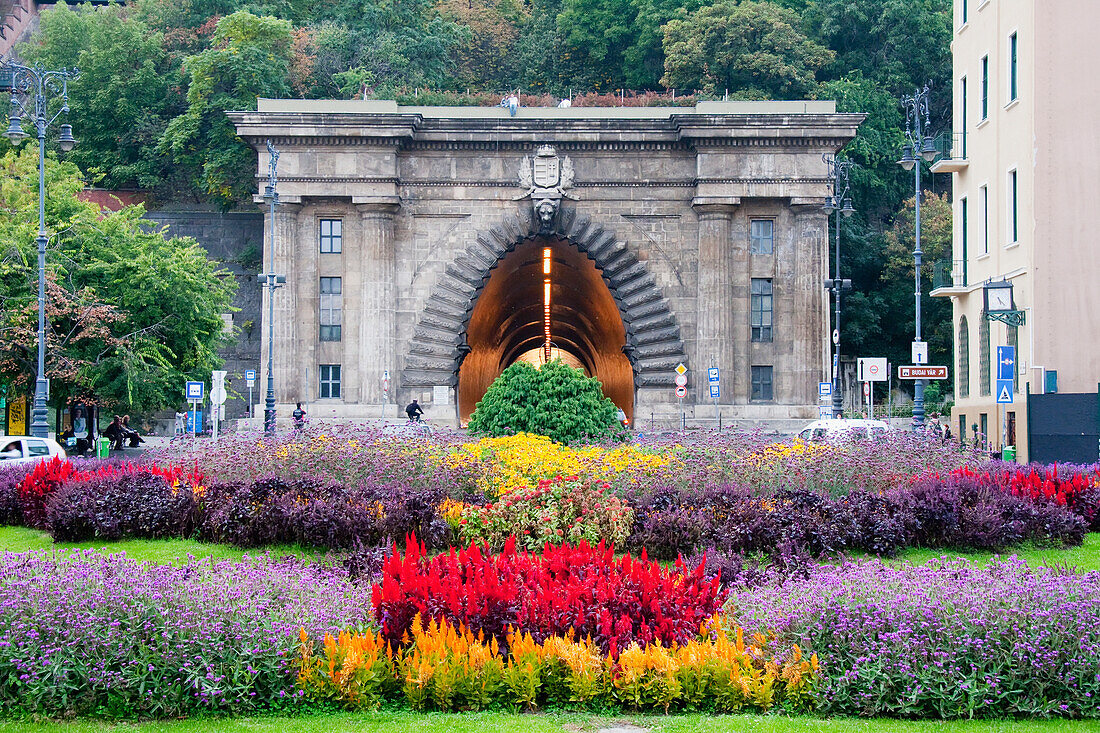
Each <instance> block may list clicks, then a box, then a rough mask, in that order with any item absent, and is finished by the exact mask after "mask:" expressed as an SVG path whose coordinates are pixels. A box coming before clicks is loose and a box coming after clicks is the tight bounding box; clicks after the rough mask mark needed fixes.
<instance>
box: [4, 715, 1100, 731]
mask: <svg viewBox="0 0 1100 733" xmlns="http://www.w3.org/2000/svg"><path fill="white" fill-rule="evenodd" d="M623 724H632V725H636V726H639V727H642V728H645V729H647V730H650V731H653V733H725V732H726V731H753V733H810V732H813V731H823V732H826V733H917V732H918V731H934V732H936V733H940V732H941V731H942V733H979V732H981V733H987V732H988V733H1031V732H1032V731H1034V732H1035V733H1054V732H1055V731H1068V732H1069V733H1086V732H1089V733H1091V732H1092V731H1100V721H1084V722H1079V721H958V722H949V723H945V722H936V721H898V720H881V719H876V720H858V719H851V718H833V719H819V718H805V717H795V718H789V717H784V716H779V715H776V716H771V715H768V716H761V715H720V716H710V715H670V716H664V715H653V716H644V715H640V716H619V717H614V718H600V717H593V716H591V715H575V714H570V715H565V714H562V715H555V714H545V715H518V714H508V713H467V714H439V713H390V712H382V713H363V714H350V713H349V714H344V715H314V716H304V717H278V718H232V719H206V720H204V719H198V720H173V721H162V722H153V723H140V724H110V723H103V722H97V721H80V722H75V723H16V722H0V733H45V732H46V731H59V732H63V733H116V732H117V733H160V732H161V731H164V732H165V733H207V732H208V731H228V732H230V733H238V732H239V733H268V732H269V731H270V733H284V732H285V733H344V732H345V731H347V732H348V733H351V732H352V731H354V732H355V733H511V732H512V731H516V732H517V733H596V732H597V731H599V730H600V729H602V728H609V727H614V726H616V725H623Z"/></svg>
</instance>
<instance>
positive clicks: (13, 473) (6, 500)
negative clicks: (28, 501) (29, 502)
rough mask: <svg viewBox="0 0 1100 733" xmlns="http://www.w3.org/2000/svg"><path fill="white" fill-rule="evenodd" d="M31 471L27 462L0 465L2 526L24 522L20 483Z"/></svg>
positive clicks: (12, 525)
mask: <svg viewBox="0 0 1100 733" xmlns="http://www.w3.org/2000/svg"><path fill="white" fill-rule="evenodd" d="M29 471H30V466H27V465H26V464H20V465H14V466H0V526H5V527H8V526H11V527H15V526H19V525H21V524H23V506H22V504H21V503H20V501H19V484H21V483H23V478H24V477H25V476H26V475H27V473H28V472H29Z"/></svg>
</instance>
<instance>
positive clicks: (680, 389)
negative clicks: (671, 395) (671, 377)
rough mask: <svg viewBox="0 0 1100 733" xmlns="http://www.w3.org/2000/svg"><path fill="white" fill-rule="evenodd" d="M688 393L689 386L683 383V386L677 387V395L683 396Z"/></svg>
mask: <svg viewBox="0 0 1100 733" xmlns="http://www.w3.org/2000/svg"><path fill="white" fill-rule="evenodd" d="M687 393H688V391H687V387H684V386H682V385H681V386H679V387H677V388H676V396H677V397H683V396H685V395H686V394H687Z"/></svg>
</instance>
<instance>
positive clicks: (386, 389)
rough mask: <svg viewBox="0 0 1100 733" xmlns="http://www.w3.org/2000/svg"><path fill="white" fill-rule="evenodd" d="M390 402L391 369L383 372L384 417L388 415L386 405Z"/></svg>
mask: <svg viewBox="0 0 1100 733" xmlns="http://www.w3.org/2000/svg"><path fill="white" fill-rule="evenodd" d="M388 404H390V370H389V369H386V370H384V371H383V372H382V417H385V416H386V405H388Z"/></svg>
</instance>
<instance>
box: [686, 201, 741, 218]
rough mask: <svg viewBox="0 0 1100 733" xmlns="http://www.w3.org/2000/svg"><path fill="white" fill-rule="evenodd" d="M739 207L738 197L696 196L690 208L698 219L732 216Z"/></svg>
mask: <svg viewBox="0 0 1100 733" xmlns="http://www.w3.org/2000/svg"><path fill="white" fill-rule="evenodd" d="M740 205H741V197H740V196H696V197H695V198H693V199H692V200H691V208H693V209H695V213H696V214H697V215H699V216H700V217H703V216H732V215H733V211H734V209H736V208H737V207H738V206H740Z"/></svg>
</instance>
